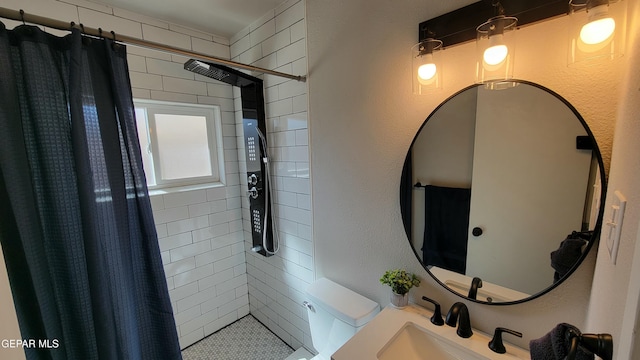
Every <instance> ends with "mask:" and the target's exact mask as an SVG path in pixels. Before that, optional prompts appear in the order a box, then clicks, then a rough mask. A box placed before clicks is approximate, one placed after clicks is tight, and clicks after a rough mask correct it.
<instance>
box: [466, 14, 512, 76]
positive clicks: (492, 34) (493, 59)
mask: <svg viewBox="0 0 640 360" xmlns="http://www.w3.org/2000/svg"><path fill="white" fill-rule="evenodd" d="M494 6H498V7H499V6H500V4H499V3H497V4H496V5H494ZM500 8H501V7H500ZM500 12H502V11H500ZM517 24H518V19H517V18H515V17H510V16H504V15H498V16H494V17H492V18H491V19H489V20H488V21H487V22H485V23H483V24H482V25H480V26H478V27H477V28H476V32H477V37H476V49H477V52H478V54H477V59H478V60H477V61H476V82H478V83H484V84H486V85H487V87H489V88H495V86H496V84H502V85H505V84H509V83H511V82H507V80H509V79H511V78H513V61H514V56H515V39H514V31H513V30H515V29H516V27H517Z"/></svg>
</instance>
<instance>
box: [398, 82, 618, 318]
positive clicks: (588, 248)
mask: <svg viewBox="0 0 640 360" xmlns="http://www.w3.org/2000/svg"><path fill="white" fill-rule="evenodd" d="M509 82H514V83H518V84H523V85H530V86H533V87H536V88H538V89H541V90H543V91H545V92H547V93H548V94H551V95H553V96H554V97H555V98H556V99H558V100H560V101H561V102H562V103H563V104H564V105H566V106H567V107H568V108H569V109H570V110H571V112H573V114H574V115H575V116H576V118H577V120H578V121H580V123H581V124H582V126H583V127H584V129H585V130H586V132H587V135H588V136H589V138H590V139H591V141H592V142H593V156H595V158H596V159H597V162H598V166H599V167H600V184H601V189H600V199H599V209H598V218H597V220H596V224H595V227H594V229H593V235H592V236H591V238H590V239H589V241H588V243H587V246H586V248H585V249H584V251H583V252H582V255H581V256H580V258H579V259H578V261H576V263H575V264H574V265H573V266H572V267H571V269H569V271H568V272H567V273H566V274H565V275H564V276H563V277H562V278H560V279H559V280H558V281H556V282H554V283H553V284H551V285H550V286H548V287H547V288H545V289H542V290H541V291H539V292H537V293H535V294H533V295H531V296H529V297H526V298H522V299H519V300H514V301H504V302H487V301H482V300H477V299H471V298H469V297H468V296H466V295H463V294H460V293H459V292H457V291H455V290H453V289H451V288H450V287H448V286H447V285H445V284H444V283H443V282H442V281H440V279H438V278H437V277H436V276H435V275H434V274H433V273H432V272H431V271H430V270H429V268H428V266H426V265H425V264H424V263H423V262H422V261H421V260H420V257H419V255H418V253H417V252H416V249H415V247H414V246H413V244H412V243H411V234H410V233H407V234H406V235H407V239H408V241H409V245H410V246H411V250H412V251H413V254H414V255H415V257H416V259H417V260H418V261H419V262H420V264H421V265H422V267H423V268H424V269H425V270H426V271H427V273H428V274H429V276H431V277H432V278H433V279H434V280H435V281H436V282H437V283H438V284H440V286H442V287H443V288H445V289H447V290H448V291H450V292H451V293H453V294H455V295H457V296H460V297H461V298H463V299H465V300H468V301H472V302H475V303H479V304H486V305H497V306H502V305H514V304H521V303H524V302H527V301H530V300H533V299H536V298H539V297H541V296H542V295H545V294H546V293H548V292H550V291H551V290H553V289H555V288H556V287H557V286H558V285H560V284H562V283H563V282H564V281H566V280H567V279H568V278H569V277H570V276H571V275H572V274H573V273H574V272H575V271H576V269H577V268H578V267H579V266H580V265H581V264H582V262H583V261H584V259H586V257H587V256H588V255H589V252H590V251H591V248H592V247H593V245H594V243H595V242H599V237H600V231H601V230H602V221H603V218H604V209H605V206H604V205H605V200H606V196H607V175H606V171H605V167H604V162H603V160H602V154H601V153H600V148H599V147H598V143H597V141H596V138H595V136H594V135H593V133H592V132H591V129H590V128H589V125H588V124H587V123H586V121H585V120H584V118H583V117H582V115H580V113H579V112H578V110H576V108H575V107H574V106H573V105H571V103H570V102H569V101H567V100H566V99H565V98H563V97H562V96H560V95H559V94H558V93H556V92H555V91H553V90H551V89H549V88H547V87H545V86H542V85H540V84H537V83H534V82H531V81H527V80H520V79H510V80H509ZM483 85H484V84H473V85H469V86H467V87H465V88H463V89H461V90H459V91H457V92H455V93H454V94H453V95H451V96H449V97H448V98H446V99H445V100H444V101H443V102H442V103H440V104H439V105H438V106H436V108H435V109H433V111H432V112H431V113H430V114H429V116H427V118H426V119H425V120H424V122H423V123H422V125H421V126H420V128H419V129H418V131H417V132H416V135H415V136H414V138H413V140H412V141H411V145H410V146H409V149H408V151H407V156H405V161H404V165H403V167H402V174H401V176H400V212H401V216H402V223H403V225H404V228H405V232H406V230H407V223H406V221H405V219H406V217H407V214H406V213H405V211H404V207H403V206H402V198H403V196H402V195H403V193H404V192H405V191H406V189H405V187H404V182H403V181H402V179H403V178H404V174H405V170H406V166H407V158H408V155H409V154H410V153H411V149H412V148H413V145H414V143H415V142H416V140H417V138H418V135H420V133H421V132H422V130H423V129H424V127H425V125H427V123H428V122H429V119H431V118H432V116H433V115H434V114H435V113H436V112H437V111H438V110H439V109H440V108H441V107H442V106H443V105H444V104H446V103H447V102H449V101H450V100H452V99H453V98H455V97H456V96H457V95H459V94H461V93H463V92H464V91H467V90H470V89H473V88H476V87H479V86H483ZM494 91H500V90H494ZM412 187H413V186H412ZM409 216H410V215H409ZM409 231H410V230H409Z"/></svg>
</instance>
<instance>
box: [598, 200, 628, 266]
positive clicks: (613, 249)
mask: <svg viewBox="0 0 640 360" xmlns="http://www.w3.org/2000/svg"><path fill="white" fill-rule="evenodd" d="M626 206H627V198H626V197H624V195H622V193H621V192H620V191H619V190H616V191H615V193H614V196H613V201H612V204H611V209H610V210H609V216H607V220H606V221H605V229H604V230H605V231H606V234H607V249H608V250H609V258H610V259H611V263H612V264H613V265H615V264H616V259H617V258H618V247H619V246H620V233H621V232H622V220H623V219H624V210H625V208H626Z"/></svg>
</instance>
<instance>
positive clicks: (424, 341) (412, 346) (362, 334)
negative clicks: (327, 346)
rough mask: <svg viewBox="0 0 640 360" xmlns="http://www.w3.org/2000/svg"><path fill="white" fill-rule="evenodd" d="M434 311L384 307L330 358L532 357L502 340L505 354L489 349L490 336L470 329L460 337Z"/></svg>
mask: <svg viewBox="0 0 640 360" xmlns="http://www.w3.org/2000/svg"><path fill="white" fill-rule="evenodd" d="M431 315H433V312H431V311H429V310H427V309H425V308H423V307H421V306H417V305H414V304H409V305H407V306H406V307H405V308H403V309H397V308H395V307H393V306H391V305H390V306H387V307H385V308H384V309H383V310H382V311H381V312H380V313H379V314H378V315H376V317H374V318H373V319H372V320H371V321H370V322H369V323H368V324H367V325H365V326H364V327H362V329H360V331H358V332H357V333H356V334H355V335H353V337H352V338H351V339H349V341H347V342H346V343H345V344H344V345H343V346H342V347H341V348H339V349H338V350H337V351H336V352H335V353H333V355H331V359H333V360H353V359H358V360H418V359H419V360H422V359H427V360H452V359H455V360H489V359H491V360H531V355H530V354H529V351H528V350H526V349H523V348H520V347H518V346H515V345H513V344H510V343H509V342H507V341H505V343H504V344H505V346H506V348H507V353H506V354H497V353H495V352H493V351H491V349H489V346H488V345H489V341H490V340H491V336H490V335H488V334H486V333H484V332H482V331H480V330H479V329H474V330H473V336H471V337H470V338H464V339H463V338H461V337H459V336H458V334H456V328H454V327H450V326H436V325H434V324H432V323H431V321H430V320H429V319H430V318H431Z"/></svg>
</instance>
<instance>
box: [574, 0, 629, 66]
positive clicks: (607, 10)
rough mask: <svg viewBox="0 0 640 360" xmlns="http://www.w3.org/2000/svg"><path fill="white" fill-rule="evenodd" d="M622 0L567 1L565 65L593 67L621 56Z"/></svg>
mask: <svg viewBox="0 0 640 360" xmlns="http://www.w3.org/2000/svg"><path fill="white" fill-rule="evenodd" d="M626 5H627V4H626V1H624V0H570V1H569V15H570V17H571V27H570V36H569V52H568V58H567V62H568V64H569V65H573V64H576V63H582V62H584V63H587V64H596V63H599V62H600V61H602V60H607V59H608V60H610V59H614V58H616V57H619V56H622V55H623V54H624V41H625V26H626Z"/></svg>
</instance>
